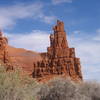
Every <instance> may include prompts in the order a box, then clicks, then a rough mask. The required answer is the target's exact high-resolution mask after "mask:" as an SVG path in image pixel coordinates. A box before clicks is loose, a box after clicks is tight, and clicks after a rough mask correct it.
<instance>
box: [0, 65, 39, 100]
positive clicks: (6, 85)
mask: <svg viewBox="0 0 100 100" xmlns="http://www.w3.org/2000/svg"><path fill="white" fill-rule="evenodd" d="M38 90H39V86H38V83H37V82H36V81H34V80H33V79H31V78H29V77H26V76H25V77H24V76H23V77H21V75H20V70H19V69H17V70H16V71H13V72H6V71H5V68H4V67H1V66H0V100H36V92H37V91H38Z"/></svg>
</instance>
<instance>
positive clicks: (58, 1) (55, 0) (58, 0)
mask: <svg viewBox="0 0 100 100" xmlns="http://www.w3.org/2000/svg"><path fill="white" fill-rule="evenodd" d="M52 3H53V4H54V5H57V4H61V3H72V0H52Z"/></svg>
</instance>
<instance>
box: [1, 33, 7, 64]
mask: <svg viewBox="0 0 100 100" xmlns="http://www.w3.org/2000/svg"><path fill="white" fill-rule="evenodd" d="M7 45H8V39H7V38H6V37H4V36H3V33H2V32H1V31H0V60H1V61H3V62H4V63H8V59H9V58H8V51H7Z"/></svg>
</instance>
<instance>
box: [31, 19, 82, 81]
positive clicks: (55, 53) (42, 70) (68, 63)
mask: <svg viewBox="0 0 100 100" xmlns="http://www.w3.org/2000/svg"><path fill="white" fill-rule="evenodd" d="M53 30H54V34H51V35H50V47H48V48H47V53H41V56H42V57H43V60H42V61H38V62H34V70H33V74H32V75H33V77H34V78H43V77H46V76H50V75H62V76H63V75H64V76H66V77H70V78H71V79H73V80H82V73H81V65H80V59H79V58H76V56H75V49H74V48H69V46H68V42H67V39H66V32H65V30H64V23H63V22H61V21H59V20H58V21H57V25H56V26H54V27H53Z"/></svg>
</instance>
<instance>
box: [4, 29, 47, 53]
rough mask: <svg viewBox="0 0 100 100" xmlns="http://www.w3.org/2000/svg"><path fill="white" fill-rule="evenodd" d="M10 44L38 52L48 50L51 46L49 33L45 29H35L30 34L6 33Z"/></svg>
mask: <svg viewBox="0 0 100 100" xmlns="http://www.w3.org/2000/svg"><path fill="white" fill-rule="evenodd" d="M5 35H6V36H7V37H8V39H9V44H10V45H12V46H14V47H17V48H25V49H28V50H33V51H37V52H43V51H46V50H47V47H48V46H49V34H48V32H45V31H39V30H33V31H32V32H31V33H28V34H9V33H6V34H5Z"/></svg>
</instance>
